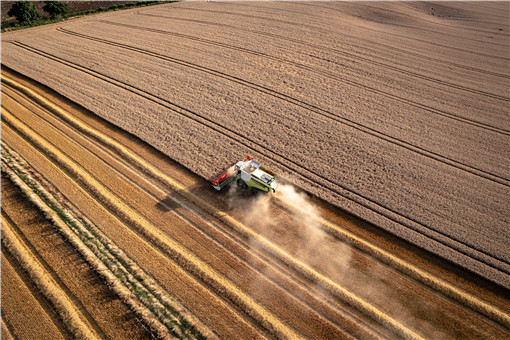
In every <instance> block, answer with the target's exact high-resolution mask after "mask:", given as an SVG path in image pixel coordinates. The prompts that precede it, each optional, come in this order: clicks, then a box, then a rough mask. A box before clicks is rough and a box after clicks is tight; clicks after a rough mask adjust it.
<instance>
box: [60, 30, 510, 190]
mask: <svg viewBox="0 0 510 340" xmlns="http://www.w3.org/2000/svg"><path fill="white" fill-rule="evenodd" d="M58 30H59V31H61V32H64V33H66V34H71V35H75V36H78V37H80V38H84V39H87V40H91V41H96V42H99V43H103V44H106V45H110V46H114V47H118V48H123V49H126V50H130V51H133V52H137V53H142V54H145V55H148V56H151V57H154V58H158V59H160V60H165V61H167V62H171V63H174V64H177V65H180V66H184V67H187V68H191V69H194V70H198V71H201V72H205V73H207V74H211V75H213V76H216V77H219V78H222V79H226V80H229V81H232V82H234V83H237V84H240V85H243V86H246V87H249V88H252V89H255V90H257V91H260V92H261V93H264V94H267V95H270V96H273V97H275V98H278V99H280V100H283V101H286V102H288V103H291V104H293V105H296V106H299V107H301V108H304V109H307V110H309V111H310V112H312V113H315V114H318V115H320V116H322V117H325V118H327V119H331V120H333V121H334V122H338V123H340V124H343V125H346V126H349V127H351V128H354V129H356V130H358V131H361V132H363V133H366V134H368V135H371V136H373V137H376V138H379V139H382V140H384V141H386V142H388V143H391V144H394V145H398V146H399V147H402V148H405V149H406V150H409V151H412V152H415V153H418V154H420V155H422V156H425V157H428V158H430V159H434V160H436V161H438V162H441V163H443V164H447V165H449V166H453V167H455V168H457V169H460V170H463V171H466V172H469V173H471V174H473V175H477V176H480V177H483V178H485V179H488V180H491V181H493V182H496V183H499V184H502V185H506V186H510V180H509V179H507V178H504V177H501V176H498V175H496V174H493V173H490V172H488V171H485V170H482V169H479V168H476V167H473V166H470V165H468V164H465V163H462V162H459V161H456V160H454V159H452V158H448V157H445V156H442V155H441V154H439V153H437V152H433V151H430V150H427V149H425V148H422V147H420V146H417V145H414V144H411V143H409V142H407V141H405V140H403V139H401V138H397V137H393V136H391V135H389V134H386V133H384V132H380V131H377V130H375V129H372V128H370V127H369V126H367V125H364V124H361V123H357V122H355V121H353V120H351V119H348V118H345V117H342V116H341V115H339V114H335V113H332V112H329V111H327V110H325V109H322V108H320V107H317V106H315V105H313V104H309V103H307V102H305V101H303V100H299V99H296V98H294V97H291V96H289V95H286V94H284V93H282V92H279V91H276V90H273V89H271V88H268V87H266V86H263V85H259V84H256V83H254V82H251V81H247V80H244V79H242V78H239V77H236V76H232V75H229V74H227V73H224V72H221V71H217V70H214V69H211V68H208V67H204V66H200V65H198V64H194V63H191V62H187V61H184V60H180V59H177V58H173V57H170V56H166V55H163V54H160V53H156V52H152V51H149V50H145V49H142V48H138V47H134V46H130V45H126V44H121V43H117V42H113V41H109V40H105V39H101V38H96V37H92V36H88V35H84V34H81V33H76V32H72V31H69V30H66V29H63V28H59V29H58ZM509 135H510V134H509Z"/></svg>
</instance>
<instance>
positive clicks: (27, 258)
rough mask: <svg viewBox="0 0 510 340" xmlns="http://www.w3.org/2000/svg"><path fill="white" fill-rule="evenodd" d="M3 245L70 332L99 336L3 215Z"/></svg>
mask: <svg viewBox="0 0 510 340" xmlns="http://www.w3.org/2000/svg"><path fill="white" fill-rule="evenodd" d="M2 245H3V246H4V247H6V248H7V249H8V250H9V252H10V253H11V254H12V255H13V256H14V258H15V259H16V260H17V261H18V262H19V264H20V265H21V267H22V268H23V269H24V270H25V271H26V272H27V273H28V275H29V276H30V277H31V279H32V280H33V282H34V283H35V284H36V285H37V286H38V287H39V289H40V290H41V292H42V293H43V294H44V295H45V296H46V297H47V298H48V300H49V301H51V303H52V304H53V305H54V306H55V309H56V310H57V313H58V314H59V315H60V317H61V318H62V321H64V324H65V325H66V327H67V328H68V329H69V332H70V333H71V334H73V335H74V336H75V337H77V338H81V339H96V338H97V337H98V336H97V334H95V333H94V332H93V330H92V329H90V328H89V327H88V326H87V325H86V324H85V323H84V322H83V321H82V319H81V318H80V312H79V311H78V309H77V308H76V306H75V305H74V304H73V303H72V302H71V301H70V300H69V299H68V297H67V296H66V294H65V293H64V292H63V291H62V290H61V289H60V288H59V287H58V285H57V284H56V283H55V282H54V281H53V279H52V278H51V277H50V275H48V274H47V272H46V271H45V270H44V268H43V267H42V266H41V265H40V264H39V262H38V261H37V259H36V258H35V257H34V256H33V255H32V254H31V252H30V250H28V248H26V247H25V246H24V245H23V243H22V241H21V240H20V239H19V237H18V236H17V235H16V234H15V232H14V231H13V229H12V227H11V226H10V225H9V223H8V221H7V220H6V219H4V218H3V216H2Z"/></svg>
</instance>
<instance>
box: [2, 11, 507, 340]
mask: <svg viewBox="0 0 510 340" xmlns="http://www.w3.org/2000/svg"><path fill="white" fill-rule="evenodd" d="M504 6H506V5H505V4H503V3H497V2H496V3H490V4H489V3H487V4H485V3H484V4H480V5H479V7H478V6H477V5H476V4H471V3H469V4H459V3H451V4H450V3H442V4H441V5H439V4H438V5H437V6H436V5H435V4H434V6H432V7H431V6H428V5H426V4H422V3H419V4H418V3H416V4H415V3H400V4H394V3H385V4H382V3H363V4H361V3H343V2H342V3H281V4H280V3H228V4H227V3H223V4H222V3H179V4H169V5H161V6H157V8H156V7H154V8H143V9H138V10H128V11H123V12H117V13H110V14H104V15H98V16H95V17H94V18H82V19H77V20H72V21H69V22H65V23H60V24H56V25H50V26H46V27H39V28H37V29H29V30H25V31H18V32H10V33H7V34H3V35H2V42H3V46H2V47H3V49H2V64H3V66H4V67H3V70H2V85H3V87H2V142H3V143H4V144H5V146H4V152H3V154H2V158H3V161H4V164H7V165H6V166H7V167H9V168H10V169H11V170H9V171H13V173H14V174H17V175H15V176H18V177H20V179H21V180H23V178H24V177H25V175H23V174H20V173H18V172H16V170H15V168H14V167H15V165H13V164H14V163H13V164H11V163H9V162H10V161H9V162H7V163H6V159H7V158H9V157H12V158H13V159H18V158H19V159H21V158H23V159H25V161H26V163H24V162H25V161H21V160H19V164H25V165H23V166H21V167H22V168H24V169H25V168H26V169H32V170H30V171H33V172H34V176H36V177H37V176H39V177H41V178H42V180H41V183H46V184H42V186H44V187H46V186H48V187H53V189H52V190H51V192H54V193H57V194H56V196H55V197H57V198H58V200H62V201H63V202H68V203H67V204H68V206H69V209H70V210H71V211H74V214H75V216H83V218H85V219H86V220H87V221H89V222H87V223H89V224H90V225H93V226H95V227H93V228H92V229H90V230H89V231H87V232H91V233H93V234H94V235H96V234H97V235H99V236H97V237H99V239H98V240H99V241H100V242H102V244H103V246H101V247H104V249H107V250H108V251H113V253H111V254H121V255H119V256H121V257H122V258H124V257H125V258H129V261H130V262H129V263H133V266H134V267H131V266H128V267H126V270H127V271H128V272H129V271H130V270H136V271H138V270H140V272H143V273H146V274H143V275H138V274H136V273H135V272H133V273H135V274H130V273H131V272H129V273H128V274H129V275H132V276H129V275H127V276H126V277H127V278H130V277H134V278H135V279H136V278H137V277H142V276H145V275H147V276H148V277H149V278H150V280H154V281H153V282H154V283H155V284H156V285H157V293H154V292H151V294H153V293H154V296H155V297H158V298H159V296H166V295H167V294H168V299H169V300H172V301H176V303H177V304H178V305H180V306H182V307H179V308H178V313H177V315H181V316H183V318H184V319H185V320H191V321H190V322H187V323H186V324H192V325H195V326H196V328H195V329H197V330H198V332H199V333H200V334H201V335H207V336H209V337H220V338H238V337H243V338H261V337H279V338H295V337H306V338H351V337H354V338H378V337H381V336H382V337H390V338H420V337H424V338H465V337H476V338H495V339H499V338H504V337H507V336H508V334H509V332H510V315H509V309H508V306H509V305H510V300H509V294H508V288H509V287H510V281H509V275H508V273H509V264H508V261H509V258H508V245H507V244H508V241H509V238H510V236H509V233H508V230H507V227H508V217H509V213H508V209H507V208H508V203H507V197H508V194H509V193H510V192H509V190H508V187H509V179H508V178H509V173H508V166H507V165H508V157H507V156H508V152H509V150H508V135H509V131H508V129H507V124H505V123H504V122H505V119H508V113H509V112H508V105H507V104H508V101H510V98H509V96H508V93H507V92H508V91H507V88H508V86H507V85H508V81H509V79H510V78H509V76H508V72H507V71H508V59H506V58H507V57H506V56H507V55H508V53H507V54H505V53H506V52H507V51H508V44H507V43H508V39H509V38H508V21H506V22H505V20H504V19H505V18H504V17H499V16H497V15H494V13H493V11H498V10H501V9H502V8H503V9H504ZM505 15H508V14H507V13H505ZM489 18H490V20H489ZM473 22H477V24H476V26H474V25H473ZM480 22H481V23H480ZM268 23H270V24H268ZM446 27H448V30H447V32H443V31H444V28H446ZM500 28H501V30H500ZM491 32H492V33H491ZM443 33H444V34H443ZM488 35H489V36H491V37H492V38H487V39H491V40H490V41H491V43H490V44H489V43H486V42H484V41H485V40H487V39H486V38H484V37H486V36H488ZM505 44H506V45H505ZM432 46H433V47H434V48H433V49H432V48H431V47H432ZM480 60H486V61H487V62H486V63H483V64H481V63H480ZM55 91H56V92H55ZM57 92H58V93H57ZM59 93H60V94H59ZM61 95H64V96H65V97H63V96H61ZM66 97H67V98H66ZM246 154H250V155H252V156H254V157H256V159H257V160H260V161H262V163H263V165H264V166H265V167H267V168H269V169H271V170H272V171H274V172H276V174H277V175H278V176H279V179H278V181H279V183H280V186H279V188H278V189H277V194H276V196H274V197H258V196H257V197H252V196H250V195H247V194H246V193H243V192H238V191H236V190H234V189H232V190H225V191H222V192H220V193H217V192H214V191H213V190H212V189H211V188H210V187H209V186H208V185H207V182H206V181H205V180H204V178H209V177H211V176H212V175H213V174H215V173H216V172H217V171H218V170H220V169H221V168H224V167H225V166H226V165H228V164H230V163H231V162H232V161H234V160H238V159H241V158H244V156H245V155H246ZM9 155H10V156H9ZM16 155H20V156H16ZM5 157H7V158H5ZM20 157H21V158H20ZM16 162H18V161H16ZM16 164H18V163H16ZM190 170H191V172H190ZM27 171H28V170H27ZM289 183H293V184H294V185H301V186H302V187H304V188H305V189H306V190H307V191H309V192H310V193H313V194H315V195H316V197H314V198H313V199H312V198H310V197H308V196H306V195H303V194H300V193H298V192H296V191H295V188H294V187H293V186H292V185H290V184H289ZM324 199H325V200H324ZM2 204H4V203H2ZM339 207H340V209H339ZM460 211H462V213H459V212H460ZM356 215H357V216H359V217H362V218H363V219H360V218H359V217H356ZM367 221H368V222H367ZM370 222H371V223H370ZM94 228H97V229H94ZM494 235H497V236H498V237H494ZM34 242H35V241H34ZM73 244H74V243H73ZM111 244H113V245H115V247H116V248H110V245H111ZM76 247H77V249H78V248H80V247H81V246H80V247H78V246H76ZM98 249H99V248H98ZM101 249H103V248H101ZM112 249H116V250H112ZM80 252H81V250H80ZM83 254H86V251H84V252H83ZM82 256H84V257H85V258H86V259H88V257H87V256H85V255H82ZM98 256H99V255H98ZM115 256H117V255H115ZM445 259H446V260H445ZM87 261H88V262H89V263H93V261H92V262H91V261H89V260H87ZM106 262H108V261H106ZM92 267H94V268H95V269H96V271H99V272H103V269H97V268H96V267H95V266H92ZM110 268H111V267H110ZM133 268H135V269H133ZM136 268H138V269H136ZM466 269H467V270H466ZM105 271H107V270H106V269H105ZM113 272H116V271H115V270H113V271H112V273H113ZM472 272H475V273H476V274H473V273H472ZM108 275H109V274H108ZM108 275H106V277H109V276H108ZM137 275H138V276H137ZM112 280H115V279H114V278H112ZM126 280H128V279H126ZM129 280H131V279H129ZM137 280H138V279H137ZM107 281H108V280H107ZM108 282H110V281H108ZM126 282H127V281H126ZM129 282H134V281H129ZM151 282H152V281H151ZM133 284H134V285H137V284H138V283H136V282H135V283H133ZM140 284H142V281H140ZM142 285H144V284H142ZM140 287H141V286H140ZM144 287H145V288H147V289H148V290H150V289H152V288H150V287H152V284H151V285H149V286H144ZM116 294H118V295H119V296H121V297H122V296H124V295H123V293H122V290H119V291H116ZM143 300H144V299H142V298H141V297H138V298H136V299H133V300H130V301H131V303H127V305H128V306H129V308H130V309H131V310H134V311H135V313H136V310H137V308H138V307H137V306H139V305H140V304H142V303H145V302H143ZM161 301H163V300H161ZM164 304H165V303H164V302H163V305H164ZM145 306H147V305H145ZM147 308H149V307H147ZM151 313H154V317H155V318H156V319H158V320H159V321H157V323H154V325H157V327H154V329H157V330H158V331H157V332H156V333H157V334H158V335H160V336H161V335H162V334H164V333H165V332H169V331H172V330H173V329H172V326H171V325H170V322H168V323H167V322H166V321H165V320H166V319H165V317H164V315H163V316H162V317H159V316H158V313H156V312H155V311H154V310H153V311H152V312H151ZM142 314H143V313H142ZM165 315H166V314H165ZM179 318H180V317H179ZM151 320H153V318H152V317H151V318H143V320H142V321H143V322H145V323H146V324H147V323H148V324H149V325H151V326H150V327H151V328H153V327H152V324H151V322H152V321H151ZM154 320H155V319H154ZM179 320H182V319H179ZM154 322H156V321H154ZM4 329H6V330H7V331H10V330H12V326H11V325H9V324H8V323H6V322H4V320H3V319H2V330H4ZM91 329H92V330H94V328H93V327H92V328H91ZM197 334H198V333H197ZM135 337H136V336H135Z"/></svg>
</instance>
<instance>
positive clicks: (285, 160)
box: [13, 43, 510, 273]
mask: <svg viewBox="0 0 510 340" xmlns="http://www.w3.org/2000/svg"><path fill="white" fill-rule="evenodd" d="M13 44H15V45H16V46H19V47H21V48H24V49H28V50H29V51H31V52H33V53H36V54H39V55H41V56H44V57H46V58H49V59H51V60H54V61H56V62H58V63H60V64H64V65H67V66H68V67H71V68H73V69H76V70H79V71H81V72H84V73H86V74H89V75H91V76H93V77H95V78H98V79H101V80H103V81H106V82H107V83H110V84H113V85H115V86H118V87H121V88H123V89H125V90H127V91H129V92H132V93H135V94H137V95H139V96H141V97H143V98H145V99H148V100H150V101H152V102H154V103H157V104H158V105H161V106H163V107H165V108H169V109H171V110H172V111H173V112H176V113H178V114H180V115H183V116H185V117H186V118H189V119H191V120H193V121H195V122H197V123H199V124H202V125H204V126H205V127H207V128H208V129H211V130H214V131H215V132H217V133H220V134H222V135H224V136H225V137H227V138H229V139H232V140H234V141H235V142H237V143H239V144H241V145H243V146H246V147H248V148H249V149H252V150H254V151H255V152H257V153H260V154H263V155H265V156H266V157H269V158H272V159H274V160H275V161H276V162H277V163H279V164H281V166H283V167H285V168H288V169H289V170H291V171H294V172H296V173H298V174H300V175H301V176H302V177H303V179H304V180H306V181H310V182H313V183H314V184H318V185H321V186H322V187H324V188H325V189H327V190H329V191H332V192H334V193H336V194H338V195H340V196H342V197H346V198H347V199H349V200H351V201H353V202H356V203H357V204H359V205H361V206H363V207H365V208H367V209H369V210H372V211H374V212H376V213H377V214H379V215H381V216H384V217H385V218H387V219H388V220H390V221H393V222H396V223H399V224H400V225H402V226H404V227H406V228H408V229H409V230H412V231H413V232H415V233H417V234H420V235H424V236H426V237H428V238H430V239H433V240H434V241H436V242H437V243H439V244H441V245H445V246H447V247H450V248H453V249H454V250H455V251H456V252H458V253H460V254H462V255H466V256H469V257H471V258H473V259H476V260H477V261H479V262H480V263H482V264H484V265H487V266H489V267H491V268H493V269H496V270H498V271H502V272H504V273H510V269H508V266H509V263H508V261H507V260H506V259H504V258H500V257H498V256H496V255H494V254H490V253H488V252H486V251H484V250H483V249H478V248H475V247H473V246H472V245H470V244H469V243H467V242H464V241H462V240H460V239H459V238H457V237H456V236H452V235H449V234H447V233H445V232H443V231H441V230H439V229H437V228H432V227H431V226H428V225H426V224H424V223H422V222H420V221H418V220H417V219H415V218H413V217H411V216H406V215H404V214H402V213H400V212H399V211H397V210H395V209H392V208H390V207H388V206H386V205H384V204H383V203H381V202H379V201H377V200H375V199H372V198H370V197H368V196H366V195H363V194H361V193H359V192H356V191H354V190H352V189H350V188H349V187H346V186H345V185H342V184H339V183H335V182H333V181H331V180H330V179H329V178H327V177H326V176H324V175H322V174H321V173H319V172H317V171H315V170H313V169H309V168H308V167H305V166H302V165H301V164H299V163H297V162H296V161H294V160H292V159H290V158H289V157H287V156H285V155H282V154H279V153H276V152H274V151H272V150H270V149H268V148H267V147H266V146H265V145H262V144H261V143H260V142H258V141H255V140H253V139H250V138H249V137H245V136H240V135H238V134H237V133H236V132H235V131H234V130H233V129H231V128H229V127H228V126H223V125H221V124H217V122H214V121H213V120H212V119H210V118H208V117H207V116H205V115H204V114H200V113H197V112H193V111H190V110H188V109H186V108H184V107H182V106H179V105H177V104H175V103H172V102H169V101H168V100H166V99H164V98H161V97H159V96H155V95H153V94H151V93H149V92H146V91H144V90H142V89H140V88H138V87H136V86H133V85H130V84H126V83H123V82H120V81H118V80H116V79H113V78H111V77H109V76H107V75H104V74H101V73H98V72H96V71H94V70H92V69H90V68H86V67H83V66H81V65H78V64H75V63H73V62H70V61H67V60H65V59H62V58H59V57H57V56H54V55H52V54H49V53H46V52H44V51H42V50H39V49H36V48H33V47H30V46H27V45H25V44H22V43H13ZM270 155H273V156H270ZM504 181H507V180H506V179H505V180H504ZM503 185H505V186H508V184H503ZM335 188H338V189H335Z"/></svg>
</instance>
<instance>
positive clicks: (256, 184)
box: [211, 156, 276, 193]
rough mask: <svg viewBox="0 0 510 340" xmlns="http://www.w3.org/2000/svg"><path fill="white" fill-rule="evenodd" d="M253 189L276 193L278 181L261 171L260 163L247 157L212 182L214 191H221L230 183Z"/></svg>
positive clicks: (254, 190)
mask: <svg viewBox="0 0 510 340" xmlns="http://www.w3.org/2000/svg"><path fill="white" fill-rule="evenodd" d="M232 182H235V183H237V185H238V186H240V187H241V188H245V189H248V188H249V189H251V190H252V191H253V192H265V193H268V192H270V191H273V192H275V191H276V181H275V179H274V177H273V176H271V175H270V174H268V173H267V172H264V171H262V170H260V163H258V162H255V161H254V160H252V159H251V158H250V156H247V157H246V159H245V160H244V161H240V162H237V163H236V164H234V165H232V166H231V167H229V168H228V169H227V170H225V171H224V172H222V173H221V174H220V175H218V176H216V177H214V178H213V179H212V180H211V184H212V186H213V188H214V189H216V190H218V191H219V190H221V189H223V188H224V187H226V186H228V185H229V184H230V183H232Z"/></svg>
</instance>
